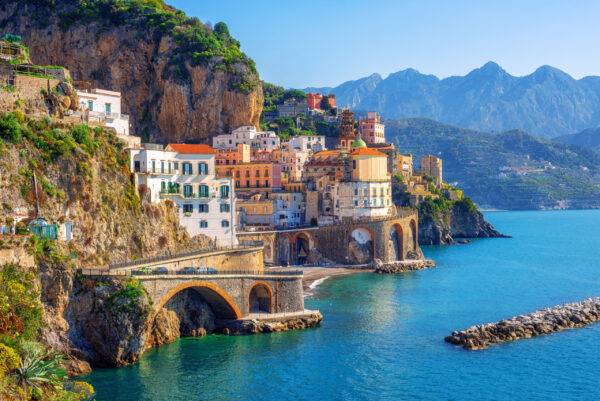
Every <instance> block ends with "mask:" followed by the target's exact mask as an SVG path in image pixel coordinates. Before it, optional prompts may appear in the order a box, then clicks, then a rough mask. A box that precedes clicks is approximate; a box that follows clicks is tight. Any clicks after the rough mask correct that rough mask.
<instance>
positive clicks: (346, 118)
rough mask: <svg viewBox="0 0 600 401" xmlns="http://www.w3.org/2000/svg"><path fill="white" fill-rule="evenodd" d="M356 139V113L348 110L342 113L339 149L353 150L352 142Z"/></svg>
mask: <svg viewBox="0 0 600 401" xmlns="http://www.w3.org/2000/svg"><path fill="white" fill-rule="evenodd" d="M355 139H356V132H355V130H354V113H353V112H351V111H350V110H348V109H346V110H344V111H342V122H341V124H340V142H339V148H340V149H342V150H347V151H350V150H352V141H354V140H355Z"/></svg>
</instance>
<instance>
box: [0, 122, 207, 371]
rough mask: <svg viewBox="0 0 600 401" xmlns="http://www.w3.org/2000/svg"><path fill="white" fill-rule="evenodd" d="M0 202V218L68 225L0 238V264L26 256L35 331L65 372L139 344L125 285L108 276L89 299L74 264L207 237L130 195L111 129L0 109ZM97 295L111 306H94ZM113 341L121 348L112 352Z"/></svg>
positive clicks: (96, 263)
mask: <svg viewBox="0 0 600 401" xmlns="http://www.w3.org/2000/svg"><path fill="white" fill-rule="evenodd" d="M0 206H1V207H0V222H1V223H4V224H9V225H10V224H12V222H13V219H14V218H15V217H16V216H18V215H22V214H28V215H29V216H32V217H33V216H35V215H36V214H37V215H38V216H40V217H43V218H44V219H46V220H47V221H48V222H49V223H58V224H60V223H61V222H65V221H71V222H72V223H73V233H74V239H73V240H72V241H71V242H69V243H64V242H54V241H42V240H39V239H35V237H32V238H31V239H27V238H26V237H14V238H11V240H10V241H11V242H10V243H7V242H6V240H5V239H2V241H1V242H2V243H1V244H0V245H1V247H2V248H8V249H10V252H6V251H5V252H3V254H1V255H0V257H2V258H0V266H2V265H3V264H5V263H11V262H13V263H14V262H15V261H16V260H15V258H18V259H19V260H18V262H19V264H21V265H23V264H24V263H23V262H25V261H27V258H24V257H22V256H23V255H25V254H31V255H33V256H34V257H35V263H33V268H34V270H35V273H36V277H37V278H38V280H39V283H38V286H39V288H40V290H41V291H40V293H41V301H42V303H43V306H44V317H43V320H44V325H43V333H42V334H41V336H40V338H41V339H42V340H43V341H44V342H45V343H46V344H48V345H49V346H51V347H52V348H53V349H55V350H57V351H60V352H62V353H63V354H65V355H67V356H68V357H69V361H70V365H69V369H70V371H71V372H72V373H81V372H85V371H87V370H88V369H89V365H88V364H87V363H86V362H83V360H89V361H92V362H94V363H98V364H106V365H108V364H110V363H113V364H118V363H125V362H128V361H132V360H135V358H136V357H137V355H139V354H140V352H141V351H143V349H144V347H145V344H144V342H143V340H140V339H138V338H136V337H135V336H134V335H137V334H138V333H139V331H140V325H141V324H142V323H141V322H142V321H143V319H142V317H143V316H144V314H143V313H142V312H143V311H144V304H139V305H138V303H136V302H129V298H130V297H131V294H132V293H133V294H135V291H129V289H128V288H127V285H128V284H127V283H120V284H115V283H110V285H106V286H104V287H102V288H100V289H98V291H99V293H100V294H99V295H98V296H90V295H89V291H87V292H86V291H84V290H85V282H84V281H83V280H82V279H81V278H78V277H77V276H76V267H83V268H86V267H100V266H103V265H105V264H107V263H109V262H114V261H119V260H127V259H134V258H139V257H142V256H155V255H158V254H164V253H167V252H177V251H181V250H183V249H190V248H196V247H201V246H206V245H207V244H208V241H209V239H208V238H204V237H195V238H189V236H188V235H187V233H186V232H185V230H184V229H183V228H181V227H180V226H179V222H178V218H177V215H176V213H175V210H174V207H173V206H172V205H168V204H163V205H152V204H148V203H146V202H144V200H143V199H140V198H139V197H138V196H137V195H136V193H135V191H134V186H133V183H132V181H131V177H130V172H129V168H128V157H127V153H126V152H125V151H124V150H123V148H122V144H121V143H120V142H119V141H118V140H117V139H116V137H115V135H114V133H113V132H112V131H109V130H104V129H101V128H96V129H91V128H89V127H87V126H84V125H76V126H71V125H65V124H64V123H62V122H56V121H55V122H53V121H52V120H50V119H47V118H46V119H42V120H36V119H29V118H27V117H26V116H25V115H24V114H23V113H22V111H20V110H16V111H15V112H13V113H9V114H5V115H2V116H0ZM36 210H38V212H36ZM18 227H19V226H18ZM9 238H10V237H9ZM19 255H21V256H19ZM25 264H26V265H31V264H32V263H31V260H29V261H28V262H27V263H25ZM134 290H135V289H134ZM115 294H116V295H115ZM119 294H120V295H119ZM102 296H104V297H105V298H104V301H106V302H105V303H106V304H108V305H111V306H113V307H114V308H113V309H110V308H108V309H107V308H102V305H103V304H102V302H101V300H102V299H103V298H102ZM123 305H125V306H123ZM128 308H129V309H128ZM92 312H94V313H92ZM136 319H137V320H136ZM115 322H121V323H123V324H122V325H121V324H119V325H116V324H112V323H115ZM92 323H93V324H92ZM94 333H96V334H94ZM128 334H129V336H128ZM93 335H96V337H94V336H93ZM99 335H101V336H102V338H99V337H97V336H99ZM90 336H92V337H90ZM114 344H118V345H119V346H120V347H121V348H118V347H117V348H116V351H115V348H114V347H113V348H111V345H114ZM136 347H137V348H136ZM98 355H100V356H98ZM106 355H111V358H113V359H112V360H111V359H109V358H108V357H106ZM131 355H134V356H131Z"/></svg>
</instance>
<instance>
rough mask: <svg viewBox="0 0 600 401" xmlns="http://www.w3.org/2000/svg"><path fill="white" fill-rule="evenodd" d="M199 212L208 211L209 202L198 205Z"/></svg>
mask: <svg viewBox="0 0 600 401" xmlns="http://www.w3.org/2000/svg"><path fill="white" fill-rule="evenodd" d="M198 213H208V204H206V203H201V204H199V205H198Z"/></svg>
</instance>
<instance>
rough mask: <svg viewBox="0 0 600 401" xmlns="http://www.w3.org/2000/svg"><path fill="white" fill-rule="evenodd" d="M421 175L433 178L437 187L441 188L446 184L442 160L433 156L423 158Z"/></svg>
mask: <svg viewBox="0 0 600 401" xmlns="http://www.w3.org/2000/svg"><path fill="white" fill-rule="evenodd" d="M421 174H423V175H428V176H429V177H431V178H433V183H434V184H435V186H436V187H438V188H439V187H441V185H442V183H443V182H444V180H443V178H442V159H440V158H439V157H435V156H432V155H426V156H423V157H421Z"/></svg>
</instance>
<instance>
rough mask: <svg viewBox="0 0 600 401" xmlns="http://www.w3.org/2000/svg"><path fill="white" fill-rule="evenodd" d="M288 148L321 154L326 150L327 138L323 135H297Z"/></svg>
mask: <svg viewBox="0 0 600 401" xmlns="http://www.w3.org/2000/svg"><path fill="white" fill-rule="evenodd" d="M287 146H288V148H289V149H290V150H299V151H313V152H320V151H321V150H325V149H326V148H325V136H323V135H297V136H294V137H292V138H291V139H290V140H289V141H288V142H287Z"/></svg>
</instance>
